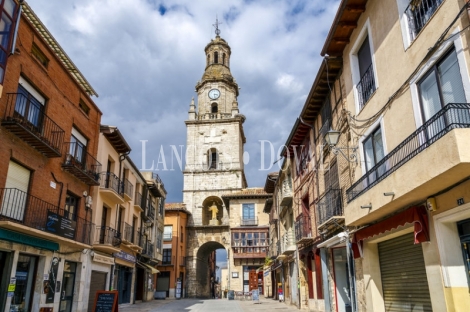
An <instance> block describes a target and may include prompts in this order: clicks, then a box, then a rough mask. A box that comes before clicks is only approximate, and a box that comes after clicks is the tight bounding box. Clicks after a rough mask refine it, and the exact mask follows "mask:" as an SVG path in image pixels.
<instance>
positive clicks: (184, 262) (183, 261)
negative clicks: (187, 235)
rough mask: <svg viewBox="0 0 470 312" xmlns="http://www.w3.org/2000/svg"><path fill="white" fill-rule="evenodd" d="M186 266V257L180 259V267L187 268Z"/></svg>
mask: <svg viewBox="0 0 470 312" xmlns="http://www.w3.org/2000/svg"><path fill="white" fill-rule="evenodd" d="M185 266H186V257H184V256H181V257H180V267H185Z"/></svg>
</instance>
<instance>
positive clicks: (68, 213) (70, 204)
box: [64, 193, 80, 221]
mask: <svg viewBox="0 0 470 312" xmlns="http://www.w3.org/2000/svg"><path fill="white" fill-rule="evenodd" d="M79 200H80V197H78V196H75V195H73V194H70V193H67V196H66V197H65V211H64V217H66V218H67V219H69V220H73V221H76V220H77V213H78V204H79Z"/></svg>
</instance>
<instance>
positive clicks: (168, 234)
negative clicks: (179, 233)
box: [163, 225, 173, 241]
mask: <svg viewBox="0 0 470 312" xmlns="http://www.w3.org/2000/svg"><path fill="white" fill-rule="evenodd" d="M172 237H173V226H172V225H165V228H164V232H163V240H164V241H169V240H171V239H172Z"/></svg>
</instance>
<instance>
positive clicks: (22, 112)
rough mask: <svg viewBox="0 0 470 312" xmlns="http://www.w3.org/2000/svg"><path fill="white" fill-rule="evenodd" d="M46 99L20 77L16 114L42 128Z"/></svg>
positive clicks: (37, 129) (38, 129) (30, 123)
mask: <svg viewBox="0 0 470 312" xmlns="http://www.w3.org/2000/svg"><path fill="white" fill-rule="evenodd" d="M45 103H46V99H45V98H44V97H43V96H42V95H41V94H40V93H39V92H38V91H37V90H36V89H35V88H34V87H33V86H32V85H31V84H29V83H28V82H27V81H26V80H25V79H24V78H23V77H20V80H19V84H18V91H17V94H16V102H15V116H16V117H20V118H21V119H25V121H26V122H27V123H28V124H29V126H31V127H34V129H35V130H36V131H38V132H40V130H41V126H42V121H43V120H42V119H43V116H42V115H43V111H44V104H45Z"/></svg>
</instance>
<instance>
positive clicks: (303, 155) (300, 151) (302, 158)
mask: <svg viewBox="0 0 470 312" xmlns="http://www.w3.org/2000/svg"><path fill="white" fill-rule="evenodd" d="M296 154H297V155H298V161H297V162H296V165H297V168H296V169H297V175H298V176H301V175H303V174H304V173H306V172H307V169H308V163H309V162H310V159H311V155H310V137H309V136H308V135H307V136H306V137H305V139H304V142H303V143H302V145H300V146H298V147H297V153H296Z"/></svg>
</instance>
